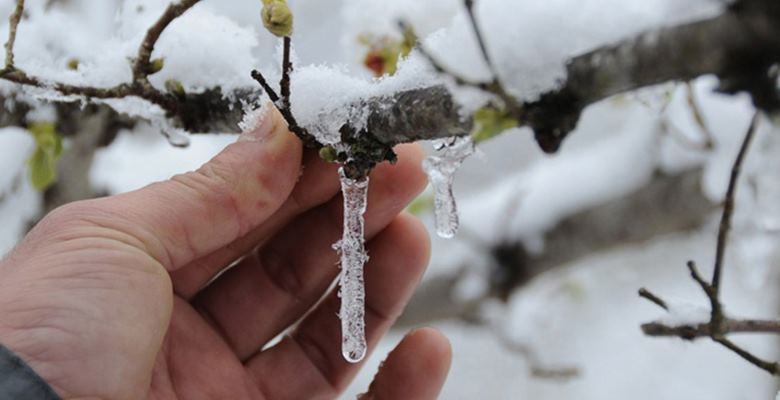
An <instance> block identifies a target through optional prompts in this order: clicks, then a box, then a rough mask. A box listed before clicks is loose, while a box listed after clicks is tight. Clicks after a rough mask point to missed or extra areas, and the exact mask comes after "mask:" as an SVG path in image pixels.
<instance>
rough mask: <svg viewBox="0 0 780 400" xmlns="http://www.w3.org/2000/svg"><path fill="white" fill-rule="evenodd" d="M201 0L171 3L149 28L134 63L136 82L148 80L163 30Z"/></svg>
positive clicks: (134, 78) (183, 0) (184, 0)
mask: <svg viewBox="0 0 780 400" xmlns="http://www.w3.org/2000/svg"><path fill="white" fill-rule="evenodd" d="M199 1H200V0H181V1H179V2H178V3H172V4H170V5H169V6H168V8H167V9H166V10H165V12H164V13H163V14H162V15H161V16H160V18H159V19H158V20H157V22H156V23H155V24H154V25H152V27H151V28H149V30H148V31H147V32H146V37H144V40H143V42H141V47H140V48H139V49H138V56H136V59H135V62H134V63H133V81H134V82H136V83H140V82H145V81H146V80H147V78H148V76H149V72H150V70H151V68H150V60H151V58H152V52H153V51H154V46H155V45H156V44H157V41H158V40H159V39H160V36H161V35H162V33H163V31H165V29H166V28H167V27H168V25H170V24H171V22H173V20H175V19H176V18H179V17H180V16H181V15H182V14H184V13H185V12H187V10H189V9H190V8H192V6H194V5H195V4H197V3H198V2H199Z"/></svg>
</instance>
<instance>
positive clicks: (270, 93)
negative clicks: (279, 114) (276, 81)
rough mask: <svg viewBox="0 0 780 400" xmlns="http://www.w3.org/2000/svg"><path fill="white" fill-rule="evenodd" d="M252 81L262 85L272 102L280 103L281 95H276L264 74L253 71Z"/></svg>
mask: <svg viewBox="0 0 780 400" xmlns="http://www.w3.org/2000/svg"><path fill="white" fill-rule="evenodd" d="M252 79H254V80H256V81H257V83H259V84H260V86H261V87H262V88H263V90H265V92H266V94H268V98H270V99H271V101H272V102H274V103H276V102H278V101H279V95H278V94H276V90H274V88H272V87H271V85H270V84H269V83H268V81H267V80H266V79H265V77H264V76H263V74H262V73H261V72H260V71H258V70H253V71H252Z"/></svg>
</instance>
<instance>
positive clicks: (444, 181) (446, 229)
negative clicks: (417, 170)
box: [423, 137, 474, 239]
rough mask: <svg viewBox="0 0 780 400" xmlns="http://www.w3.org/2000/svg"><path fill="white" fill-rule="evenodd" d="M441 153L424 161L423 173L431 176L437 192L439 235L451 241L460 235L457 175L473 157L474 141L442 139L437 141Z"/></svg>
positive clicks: (435, 208)
mask: <svg viewBox="0 0 780 400" xmlns="http://www.w3.org/2000/svg"><path fill="white" fill-rule="evenodd" d="M434 146H435V147H436V148H437V149H439V152H440V154H439V155H435V156H430V157H428V158H426V159H425V161H423V170H425V173H426V174H428V180H429V181H430V182H431V185H432V186H433V191H434V214H435V217H436V233H437V234H438V235H439V236H441V237H443V238H448V239H449V238H452V237H454V236H455V234H456V233H458V226H459V225H460V221H459V220H458V205H457V203H456V202H455V196H454V195H453V193H452V183H453V181H454V180H455V172H457V171H458V168H460V166H461V165H462V164H463V161H464V160H465V159H466V158H467V157H468V156H470V155H472V154H474V142H473V141H472V140H471V138H470V137H459V138H454V139H441V140H436V141H434Z"/></svg>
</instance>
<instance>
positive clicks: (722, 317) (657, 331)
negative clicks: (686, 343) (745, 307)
mask: <svg viewBox="0 0 780 400" xmlns="http://www.w3.org/2000/svg"><path fill="white" fill-rule="evenodd" d="M760 117H761V112H760V111H756V113H755V114H754V115H753V118H752V119H751V121H750V126H749V127H748V129H747V132H746V133H745V137H744V139H743V141H742V145H741V146H740V149H739V153H738V154H737V158H736V160H735V161H734V164H733V165H732V167H731V176H730V179H729V185H728V189H727V191H726V199H725V202H724V205H723V213H722V215H721V220H720V226H719V228H718V239H717V244H716V250H715V253H716V254H715V266H714V269H713V274H712V282H707V281H706V280H705V279H704V277H703V276H702V274H701V273H700V272H699V270H698V268H696V263H695V262H693V261H688V263H687V264H686V265H687V267H688V270H689V271H690V274H691V278H692V279H693V280H694V281H695V282H696V283H697V284H698V285H699V286H700V287H701V289H702V290H703V291H704V294H705V295H706V296H707V298H708V299H709V301H710V307H711V310H710V320H709V322H707V323H701V324H682V325H677V326H669V325H666V324H662V323H657V322H654V323H649V324H644V325H642V331H643V332H644V333H645V334H646V335H648V336H676V337H679V338H682V339H685V340H693V339H696V338H699V337H709V338H710V339H711V340H712V341H714V342H715V343H718V344H720V345H721V346H723V347H725V348H727V349H729V350H731V351H732V352H734V353H735V354H737V355H739V356H740V357H742V358H743V359H745V360H747V361H748V362H750V363H751V364H753V365H755V366H757V367H758V368H761V369H763V370H764V371H767V372H769V373H770V374H772V375H778V374H780V370H779V369H778V363H776V362H769V361H766V360H764V359H762V358H760V357H758V356H756V355H754V354H752V353H751V352H749V351H748V350H745V349H743V348H742V347H740V346H738V345H736V344H735V343H733V342H732V341H731V340H729V339H728V338H727V337H726V335H728V334H731V333H775V334H780V321H769V320H736V319H731V318H728V317H727V316H726V314H725V313H724V311H723V305H722V303H721V300H720V294H721V292H720V283H721V279H722V276H723V261H724V258H725V254H726V247H727V246H728V233H729V230H730V227H731V218H732V215H733V213H734V202H735V197H736V190H737V185H738V183H739V175H740V171H741V169H742V164H743V163H744V161H745V157H746V156H747V152H748V150H749V149H750V144H751V143H752V141H753V137H754V136H755V133H756V128H757V126H758V121H759V119H760ZM639 295H640V296H641V297H643V298H645V299H648V300H650V301H652V302H653V303H655V304H658V305H659V306H661V307H663V308H664V309H666V310H668V307H667V306H666V302H664V301H663V300H662V299H661V298H660V297H658V296H656V295H654V294H652V293H650V292H649V291H648V290H646V289H640V291H639Z"/></svg>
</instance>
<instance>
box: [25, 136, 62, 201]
mask: <svg viewBox="0 0 780 400" xmlns="http://www.w3.org/2000/svg"><path fill="white" fill-rule="evenodd" d="M56 163H57V162H56V160H55V159H54V158H53V157H51V155H50V154H49V153H47V152H46V151H44V150H43V149H41V148H40V147H39V148H36V149H35V151H34V152H33V155H32V157H30V159H29V160H28V161H27V164H28V165H29V166H30V181H31V182H32V185H33V187H34V188H35V189H36V190H39V191H41V192H42V191H44V190H46V189H47V188H48V187H49V186H51V185H52V184H53V183H54V182H55V181H56V180H57V168H56Z"/></svg>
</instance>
